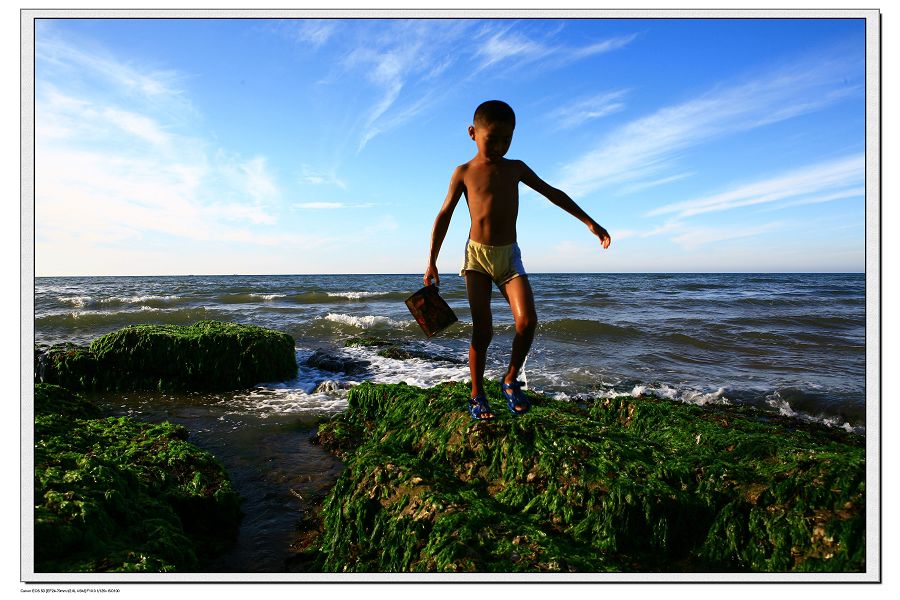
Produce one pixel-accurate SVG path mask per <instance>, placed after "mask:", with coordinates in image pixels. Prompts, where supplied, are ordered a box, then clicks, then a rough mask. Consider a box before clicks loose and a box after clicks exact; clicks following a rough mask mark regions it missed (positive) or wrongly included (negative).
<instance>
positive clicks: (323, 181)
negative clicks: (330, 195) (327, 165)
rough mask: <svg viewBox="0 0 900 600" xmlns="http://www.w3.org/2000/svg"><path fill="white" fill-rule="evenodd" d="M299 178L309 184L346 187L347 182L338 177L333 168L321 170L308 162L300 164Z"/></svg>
mask: <svg viewBox="0 0 900 600" xmlns="http://www.w3.org/2000/svg"><path fill="white" fill-rule="evenodd" d="M299 180H300V182H301V183H308V184H310V185H335V186H337V187H339V188H341V189H347V183H346V182H344V181H343V180H342V179H339V178H338V176H337V173H336V171H335V170H328V171H323V170H319V169H316V168H315V167H313V166H311V165H308V164H303V165H300V176H299Z"/></svg>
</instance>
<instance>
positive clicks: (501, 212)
mask: <svg viewBox="0 0 900 600" xmlns="http://www.w3.org/2000/svg"><path fill="white" fill-rule="evenodd" d="M523 169H524V163H522V162H521V161H518V160H507V159H501V160H499V161H496V162H487V161H482V160H479V159H477V158H476V159H473V160H471V161H469V162H468V163H466V164H465V165H463V166H462V171H463V184H464V186H465V188H464V193H465V195H466V202H467V203H468V205H469V216H470V217H471V219H472V227H471V229H470V230H469V239H471V240H472V241H474V242H478V243H480V244H487V245H489V246H503V245H506V244H512V243H514V242H515V241H516V218H517V217H518V214H519V181H520V179H521V176H522V172H523Z"/></svg>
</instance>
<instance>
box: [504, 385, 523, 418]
mask: <svg viewBox="0 0 900 600" xmlns="http://www.w3.org/2000/svg"><path fill="white" fill-rule="evenodd" d="M500 392H501V393H502V394H503V397H504V398H506V408H508V409H509V412H511V413H512V414H514V415H524V414H525V413H527V412H528V411H529V410H530V409H531V401H530V400H529V399H528V397H527V396H526V395H525V392H523V391H522V382H521V381H513V382H512V383H503V382H502V381H501V382H500Z"/></svg>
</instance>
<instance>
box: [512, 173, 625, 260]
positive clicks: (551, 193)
mask: <svg viewBox="0 0 900 600" xmlns="http://www.w3.org/2000/svg"><path fill="white" fill-rule="evenodd" d="M522 166H523V168H524V170H523V172H522V179H521V181H522V183H524V184H525V185H527V186H528V187H530V188H531V189H533V190H534V191H536V192H537V193H539V194H541V195H542V196H544V197H546V198H547V200H549V201H550V202H552V203H553V204H555V205H557V206H558V207H560V208H561V209H563V210H564V211H566V212H567V213H569V214H570V215H572V216H573V217H575V218H576V219H578V220H579V221H581V222H582V223H584V224H585V225H587V228H588V229H590V230H591V233H593V234H594V235H596V236H597V237H598V238H600V244H602V245H603V247H604V248H609V244H610V242H611V241H612V240H611V238H610V237H609V232H608V231H606V229H604V228H603V227H601V226H600V225H598V224H597V222H596V221H595V220H594V219H592V218H591V217H590V215H588V214H587V213H586V212H584V211H583V210H581V207H580V206H578V205H577V204H575V201H574V200H572V199H571V198H569V195H568V194H566V193H565V192H564V191H562V190H558V189H556V188H555V187H553V186H551V185H550V184H548V183H547V182H546V181H544V180H543V179H541V178H540V177H538V176H537V175H536V174H535V172H534V171H532V170H531V169H530V168H528V165H526V164H525V163H522Z"/></svg>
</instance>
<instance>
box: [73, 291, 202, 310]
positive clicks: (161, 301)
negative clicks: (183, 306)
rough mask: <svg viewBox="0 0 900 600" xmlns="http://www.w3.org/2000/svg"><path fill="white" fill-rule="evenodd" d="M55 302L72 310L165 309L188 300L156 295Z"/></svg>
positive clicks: (82, 298) (79, 298) (74, 299)
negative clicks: (135, 305) (137, 307)
mask: <svg viewBox="0 0 900 600" xmlns="http://www.w3.org/2000/svg"><path fill="white" fill-rule="evenodd" d="M57 301H58V302H59V303H60V304H63V305H68V306H72V307H74V308H86V307H100V306H102V307H106V306H129V305H134V304H143V305H147V306H154V307H165V306H169V305H171V304H175V303H178V302H188V301H190V299H189V298H184V297H182V296H175V295H167V296H160V295H156V294H142V295H139V296H110V297H108V298H95V297H93V296H60V297H58V298H57Z"/></svg>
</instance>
